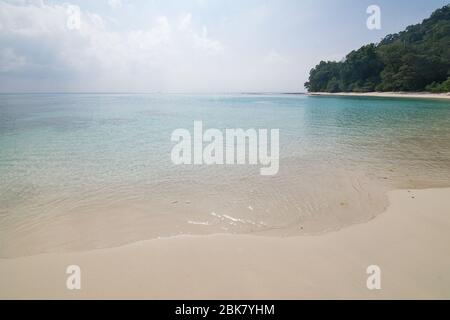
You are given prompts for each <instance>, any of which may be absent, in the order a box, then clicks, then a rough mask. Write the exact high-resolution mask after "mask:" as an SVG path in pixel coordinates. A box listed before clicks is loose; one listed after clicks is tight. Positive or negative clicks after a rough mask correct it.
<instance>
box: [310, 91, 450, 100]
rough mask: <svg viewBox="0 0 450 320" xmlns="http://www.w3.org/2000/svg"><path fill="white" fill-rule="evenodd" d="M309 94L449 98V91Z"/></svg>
mask: <svg viewBox="0 0 450 320" xmlns="http://www.w3.org/2000/svg"><path fill="white" fill-rule="evenodd" d="M308 94H309V95H311V96H349V97H384V98H414V99H417V98H419V99H450V93H429V92H365V93H357V92H337V93H329V92H311V93H308Z"/></svg>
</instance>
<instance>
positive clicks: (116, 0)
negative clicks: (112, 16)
mask: <svg viewBox="0 0 450 320" xmlns="http://www.w3.org/2000/svg"><path fill="white" fill-rule="evenodd" d="M108 5H109V6H110V7H111V8H113V9H117V8H120V7H121V6H122V1H121V0H108Z"/></svg>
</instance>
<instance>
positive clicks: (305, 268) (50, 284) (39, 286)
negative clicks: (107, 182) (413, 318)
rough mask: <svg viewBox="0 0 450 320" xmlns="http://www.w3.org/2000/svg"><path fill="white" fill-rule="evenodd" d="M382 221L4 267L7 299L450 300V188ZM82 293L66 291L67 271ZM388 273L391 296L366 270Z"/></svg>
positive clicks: (403, 195) (1, 289)
mask: <svg viewBox="0 0 450 320" xmlns="http://www.w3.org/2000/svg"><path fill="white" fill-rule="evenodd" d="M389 199H390V206H389V208H388V209H387V211H386V212H384V213H383V214H381V215H379V216H378V217H377V218H375V219H374V220H372V221H369V222H367V223H364V224H359V225H354V226H350V227H347V228H345V229H342V230H340V231H336V232H330V233H326V234H323V235H318V236H302V237H295V238H284V239H282V238H270V237H256V236H233V235H215V236H198V237H177V238H170V239H158V240H150V241H144V242H139V243H136V244H133V245H128V246H125V247H119V248H113V249H102V250H93V251H89V252H81V253H66V254H45V255H38V256H31V257H23V258H16V259H0V298H64V299H71V298H171V299H174V298H191V299H197V298H209V299H211V298H212V299H214V298H233V299H240V298H244V299H247V298H249V299H253V298H258V299H259V298H261V299H266V298H267V299H278V298H288V299H300V298H323V299H325V298H326V299H327V298H338V299H345V298H363V299H378V298H426V299H428V298H446V299H449V298H450V255H449V243H450V189H428V190H417V191H416V190H412V191H408V190H397V191H393V192H390V193H389ZM71 264H76V265H79V266H80V267H81V271H82V275H81V276H82V277H81V280H82V289H81V290H79V291H69V290H67V289H66V284H65V283H66V277H67V275H66V273H65V271H66V267H67V266H68V265H71ZM373 264H375V265H378V266H379V267H380V268H381V272H382V273H381V286H382V289H381V290H374V291H370V290H368V289H367V287H366V279H367V276H368V275H367V274H366V268H367V266H369V265H373Z"/></svg>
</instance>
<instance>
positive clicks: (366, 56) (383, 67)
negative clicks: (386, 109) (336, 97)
mask: <svg viewBox="0 0 450 320" xmlns="http://www.w3.org/2000/svg"><path fill="white" fill-rule="evenodd" d="M305 87H306V88H307V89H308V91H309V92H372V91H430V92H449V91H450V5H446V6H444V7H442V8H441V9H438V10H436V11H435V12H433V14H432V15H431V16H430V17H429V18H427V19H425V20H423V21H422V23H419V24H416V25H411V26H409V27H407V28H406V30H404V31H402V32H399V33H396V34H390V35H387V36H386V37H385V38H384V39H382V40H381V41H380V42H379V43H377V44H374V43H371V44H368V45H365V46H363V47H361V48H359V49H358V50H354V51H352V52H350V53H349V54H348V55H347V56H346V57H345V59H343V60H342V61H340V62H335V61H326V62H325V61H321V62H320V63H319V64H318V65H316V66H315V67H314V68H313V69H312V70H311V71H310V75H309V81H308V82H306V83H305Z"/></svg>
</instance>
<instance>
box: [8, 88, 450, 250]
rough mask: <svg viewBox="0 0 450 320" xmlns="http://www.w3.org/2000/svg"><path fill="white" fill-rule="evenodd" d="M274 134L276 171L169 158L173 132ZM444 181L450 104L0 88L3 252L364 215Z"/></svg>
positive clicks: (300, 229)
mask: <svg viewBox="0 0 450 320" xmlns="http://www.w3.org/2000/svg"><path fill="white" fill-rule="evenodd" d="M194 120H202V121H203V125H204V127H205V128H219V129H225V128H243V129H248V128H268V129H271V128H279V129H280V157H281V160H280V171H279V173H278V174H277V175H276V176H268V177H264V176H261V175H259V168H260V166H249V165H240V166H237V165H235V166H175V165H173V164H172V163H171V160H170V152H171V149H172V147H173V145H174V143H172V142H171V141H170V135H171V133H172V131H173V130H175V129H177V128H187V129H189V130H191V131H192V130H193V122H194ZM448 185H450V102H447V101H430V100H411V99H403V100H402V99H385V98H350V97H337V98H334V97H308V96H302V95H162V94H161V95H158V94H147V95H145V94H142V95H137V94H136V95H126V94H26V95H0V257H11V256H21V255H29V254H36V253H41V252H54V251H67V250H85V249H92V248H101V247H110V246H116V245H121V244H125V243H130V242H133V241H137V240H143V239H150V238H156V237H166V236H174V235H179V234H210V233H254V234H264V235H276V236H288V235H297V234H303V233H315V232H323V231H326V230H330V229H336V228H340V227H342V226H345V225H348V224H352V223H358V222H361V221H366V220H368V219H370V218H372V217H373V216H375V215H376V214H378V213H380V212H382V210H383V209H384V208H385V206H386V205H387V201H386V196H385V193H386V191H387V190H390V189H393V188H414V187H435V186H448Z"/></svg>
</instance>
